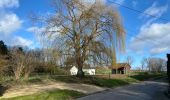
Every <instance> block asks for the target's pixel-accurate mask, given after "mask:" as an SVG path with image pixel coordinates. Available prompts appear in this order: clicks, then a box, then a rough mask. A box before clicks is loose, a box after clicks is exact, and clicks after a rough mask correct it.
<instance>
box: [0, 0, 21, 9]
mask: <svg viewBox="0 0 170 100" xmlns="http://www.w3.org/2000/svg"><path fill="white" fill-rule="evenodd" d="M12 7H19V0H0V8H12Z"/></svg>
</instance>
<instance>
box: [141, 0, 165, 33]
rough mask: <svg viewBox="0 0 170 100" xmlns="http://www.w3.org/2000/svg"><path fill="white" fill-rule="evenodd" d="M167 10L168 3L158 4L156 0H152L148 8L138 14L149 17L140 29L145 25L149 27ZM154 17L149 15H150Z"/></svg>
mask: <svg viewBox="0 0 170 100" xmlns="http://www.w3.org/2000/svg"><path fill="white" fill-rule="evenodd" d="M167 10H168V5H163V6H158V5H157V3H156V2H154V3H153V4H152V5H151V6H150V7H149V8H147V9H146V10H145V11H144V14H142V15H141V16H140V18H149V20H147V22H146V23H145V24H144V25H142V27H141V30H143V28H145V27H149V26H150V25H151V24H152V23H153V22H154V21H155V20H157V19H158V18H160V17H161V16H162V15H163V14H164V13H165V12H166V11H167ZM148 14H149V15H148ZM150 15H151V16H154V17H151V16H150Z"/></svg>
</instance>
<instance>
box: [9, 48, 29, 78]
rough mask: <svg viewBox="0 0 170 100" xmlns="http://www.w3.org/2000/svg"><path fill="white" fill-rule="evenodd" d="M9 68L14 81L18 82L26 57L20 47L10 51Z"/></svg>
mask: <svg viewBox="0 0 170 100" xmlns="http://www.w3.org/2000/svg"><path fill="white" fill-rule="evenodd" d="M10 53H11V61H10V62H11V66H12V69H13V72H14V75H15V79H16V80H19V79H20V77H21V76H22V73H23V69H24V67H25V61H26V59H27V58H26V57H25V54H24V52H23V49H21V47H19V48H13V49H12V50H11V51H10Z"/></svg>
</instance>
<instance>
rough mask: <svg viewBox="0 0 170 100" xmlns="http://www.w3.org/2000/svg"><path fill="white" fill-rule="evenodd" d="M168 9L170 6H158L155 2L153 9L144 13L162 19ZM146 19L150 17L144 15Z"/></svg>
mask: <svg viewBox="0 0 170 100" xmlns="http://www.w3.org/2000/svg"><path fill="white" fill-rule="evenodd" d="M167 9H168V5H163V6H157V3H156V2H154V3H153V4H152V5H151V7H149V8H147V9H146V10H145V11H144V13H146V14H150V15H152V16H156V17H160V16H162V14H163V13H164V12H166V11H167ZM143 16H145V17H148V15H143Z"/></svg>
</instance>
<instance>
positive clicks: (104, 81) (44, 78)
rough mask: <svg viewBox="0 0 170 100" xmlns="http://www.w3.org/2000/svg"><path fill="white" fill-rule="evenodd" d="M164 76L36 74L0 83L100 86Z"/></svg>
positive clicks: (13, 84)
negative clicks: (80, 76)
mask: <svg viewBox="0 0 170 100" xmlns="http://www.w3.org/2000/svg"><path fill="white" fill-rule="evenodd" d="M162 76H165V74H162V73H156V74H155V73H138V74H135V75H130V76H129V77H128V76H127V77H122V78H120V77H118V78H115V77H114V78H110V79H109V78H108V77H105V78H103V77H100V76H85V77H84V78H83V79H79V78H77V77H76V76H55V75H37V76H31V77H30V78H29V79H28V80H22V79H21V80H19V81H14V79H12V78H9V80H5V81H4V82H3V83H2V84H4V85H9V86H15V85H24V84H43V83H48V81H53V82H57V81H61V82H66V83H83V84H91V85H97V86H101V87H116V86H122V85H127V84H130V83H136V82H140V81H144V80H148V79H153V78H158V77H162Z"/></svg>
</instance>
